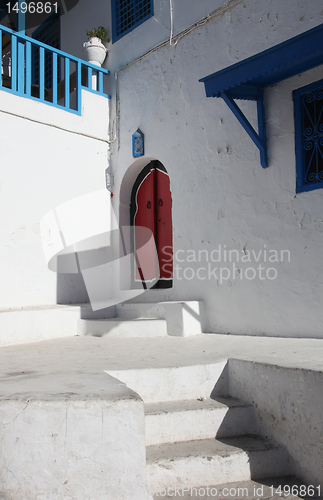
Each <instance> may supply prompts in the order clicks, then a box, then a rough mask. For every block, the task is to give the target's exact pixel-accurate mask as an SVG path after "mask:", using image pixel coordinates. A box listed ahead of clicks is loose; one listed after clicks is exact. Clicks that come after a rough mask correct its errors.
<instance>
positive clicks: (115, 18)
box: [111, 0, 154, 43]
mask: <svg viewBox="0 0 323 500" xmlns="http://www.w3.org/2000/svg"><path fill="white" fill-rule="evenodd" d="M140 1H143V0H128V2H129V9H130V6H131V7H132V12H133V21H132V23H131V25H130V26H129V28H128V29H125V30H124V31H123V30H122V31H121V32H120V33H119V32H118V27H117V26H118V22H119V21H120V16H118V13H117V3H119V4H120V0H111V17H112V43H115V42H117V41H118V40H120V38H122V37H124V36H125V35H127V34H128V33H130V32H131V31H133V30H134V29H135V28H137V27H138V26H140V25H141V24H142V23H144V22H145V21H147V20H148V19H150V18H151V17H153V15H154V0H148V2H149V8H150V11H149V14H147V15H146V16H145V17H143V18H142V19H140V20H136V19H137V18H138V17H139V15H140V14H139V11H140V7H139V5H138V3H139V2H140Z"/></svg>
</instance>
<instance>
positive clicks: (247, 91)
mask: <svg viewBox="0 0 323 500" xmlns="http://www.w3.org/2000/svg"><path fill="white" fill-rule="evenodd" d="M321 64H323V24H320V25H319V26H317V27H316V28H312V29H311V30H309V31H306V32H305V33H302V34H301V35H298V36H295V37H293V38H291V39H289V40H286V41H285V42H283V43H280V44H278V45H275V46H274V47H271V48H270V49H267V50H265V51H263V52H260V53H259V54H256V55H254V56H252V57H249V58H248V59H245V60H243V61H240V62H238V63H236V64H233V65H232V66H229V67H227V68H225V69H222V70H220V71H217V72H216V73H212V74H211V75H209V76H206V77H205V78H202V79H201V80H200V82H202V83H204V87H205V93H206V96H207V97H222V98H223V99H224V101H225V102H226V104H227V105H228V106H229V108H230V109H231V111H232V112H233V113H234V115H235V116H236V118H237V119H238V120H239V122H240V123H241V125H242V126H243V128H244V129H245V130H246V132H247V133H248V134H249V136H250V137H251V139H252V140H253V142H254V143H255V144H256V146H257V147H258V149H259V151H260V161H261V165H262V166H263V167H264V168H266V167H268V157H267V144H266V119H265V109H264V99H263V89H264V88H266V87H269V86H271V85H274V84H276V83H278V82H280V81H282V80H285V79H286V78H290V77H292V76H295V75H297V74H299V73H302V72H304V71H307V70H309V69H312V68H314V67H316V66H319V65H321ZM234 99H244V100H252V101H257V114H258V130H259V134H257V133H256V131H255V130H254V129H253V127H252V126H251V125H250V123H249V121H248V120H247V118H246V117H245V116H244V114H243V113H242V111H241V109H240V108H239V107H238V106H237V104H236V102H235V101H234ZM316 185H317V184H316Z"/></svg>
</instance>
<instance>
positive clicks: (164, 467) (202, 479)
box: [146, 436, 290, 494]
mask: <svg viewBox="0 0 323 500" xmlns="http://www.w3.org/2000/svg"><path fill="white" fill-rule="evenodd" d="M146 457H147V466H146V470H147V484H148V490H149V491H150V493H151V494H154V493H155V492H158V491H161V490H163V489H164V488H174V487H175V486H181V485H192V486H199V485H204V486H206V485H215V484H223V483H226V482H228V483H229V482H235V481H247V480H250V479H257V478H260V477H261V478H264V477H272V476H281V475H288V474H289V473H290V464H289V459H288V454H287V452H286V450H285V448H283V447H282V446H279V445H277V444H276V443H274V442H273V441H269V440H264V439H262V438H259V437H257V436H239V437H233V438H225V439H221V440H217V439H201V440H196V441H187V442H180V443H171V444H163V445H157V446H147V447H146Z"/></svg>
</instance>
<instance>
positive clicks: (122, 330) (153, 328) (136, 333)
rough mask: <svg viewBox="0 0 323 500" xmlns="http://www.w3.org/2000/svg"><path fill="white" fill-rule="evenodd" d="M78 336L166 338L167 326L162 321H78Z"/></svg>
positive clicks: (114, 319)
mask: <svg viewBox="0 0 323 500" xmlns="http://www.w3.org/2000/svg"><path fill="white" fill-rule="evenodd" d="M77 333H78V335H93V336H95V337H103V336H104V335H109V336H110V337H166V336H167V325H166V321H165V320H162V319H134V320H125V319H122V320H121V319H116V318H113V319H79V320H78V323H77Z"/></svg>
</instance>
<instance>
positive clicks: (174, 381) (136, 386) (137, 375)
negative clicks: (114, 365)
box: [106, 359, 227, 403]
mask: <svg viewBox="0 0 323 500" xmlns="http://www.w3.org/2000/svg"><path fill="white" fill-rule="evenodd" d="M226 363H227V360H226V359H225V360H223V361H219V362H218V363H214V364H210V365H209V364H208V365H193V366H180V367H167V368H142V369H139V370H138V369H130V370H106V373H108V375H111V376H112V377H115V378H117V379H119V380H120V381H121V382H123V383H124V384H126V385H127V386H128V387H129V389H132V390H133V391H135V392H137V393H138V394H139V395H140V396H141V398H142V399H143V400H144V402H145V403H153V402H160V401H177V400H183V399H198V398H201V397H202V398H208V397H209V396H210V395H211V393H212V391H213V389H214V386H215V385H216V383H217V382H218V381H219V380H222V378H223V377H222V372H223V370H224V367H225V365H226Z"/></svg>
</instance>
